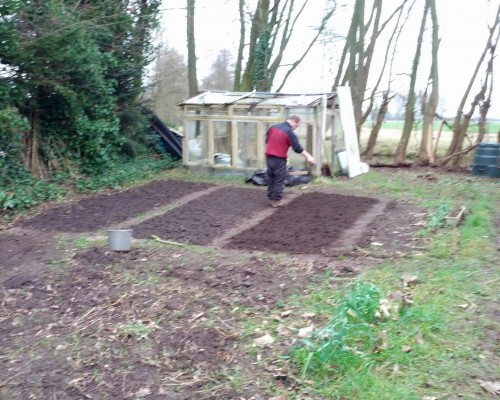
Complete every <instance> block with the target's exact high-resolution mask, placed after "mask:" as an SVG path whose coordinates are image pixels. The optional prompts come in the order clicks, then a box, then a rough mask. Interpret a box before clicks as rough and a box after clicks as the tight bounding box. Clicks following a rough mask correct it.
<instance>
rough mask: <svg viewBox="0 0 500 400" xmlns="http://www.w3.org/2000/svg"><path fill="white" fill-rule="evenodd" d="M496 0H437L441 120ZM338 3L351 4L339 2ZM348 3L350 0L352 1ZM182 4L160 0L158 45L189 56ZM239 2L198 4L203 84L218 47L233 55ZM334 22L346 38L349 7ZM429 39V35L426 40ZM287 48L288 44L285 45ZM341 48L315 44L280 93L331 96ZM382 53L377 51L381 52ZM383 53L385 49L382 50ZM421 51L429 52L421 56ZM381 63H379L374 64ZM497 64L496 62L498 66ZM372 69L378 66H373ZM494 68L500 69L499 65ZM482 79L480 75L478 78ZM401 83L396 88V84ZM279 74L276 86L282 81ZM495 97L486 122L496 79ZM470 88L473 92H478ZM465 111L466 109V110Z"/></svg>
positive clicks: (402, 65) (308, 19) (401, 62)
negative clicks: (326, 94) (159, 42)
mask: <svg viewBox="0 0 500 400" xmlns="http://www.w3.org/2000/svg"><path fill="white" fill-rule="evenodd" d="M325 1H326V0H311V1H310V2H309V5H308V7H307V8H306V10H305V11H306V12H305V14H304V19H303V20H302V24H301V25H300V26H299V27H297V29H296V32H294V36H293V37H294V39H293V42H292V43H293V44H292V45H291V46H292V47H291V50H292V51H290V52H288V55H289V56H290V54H294V53H295V55H294V56H293V57H292V58H290V57H289V58H288V60H287V59H285V60H284V61H285V62H287V61H293V60H294V57H296V54H297V53H299V52H300V49H301V48H303V47H304V46H305V45H306V44H307V43H308V40H309V38H310V37H311V35H313V34H314V29H313V27H314V26H317V24H318V22H319V20H320V18H321V16H322V15H323V10H324V2H325ZM395 2H398V0H384V2H383V4H384V8H386V7H387V9H389V8H390V6H391V3H395ZM499 2H500V0H490V1H488V0H474V1H471V0H436V3H437V7H438V10H437V12H438V20H439V24H440V27H439V30H440V37H441V43H440V50H439V57H440V59H439V64H440V65H439V68H440V70H439V71H440V72H439V79H440V102H441V104H440V109H439V110H438V111H441V112H442V113H443V114H445V116H447V117H453V116H454V115H455V114H456V110H457V107H458V105H459V103H460V101H461V99H462V96H463V94H464V92H465V89H466V87H467V85H468V83H469V80H470V79H471V76H472V73H473V71H474V69H475V67H476V63H477V60H478V59H479V57H480V55H481V53H482V51H483V50H484V48H485V45H486V39H487V37H488V29H487V21H488V18H490V19H491V18H492V17H493V16H494V14H495V12H496V9H497V7H498V4H499ZM338 3H339V4H342V3H349V1H340V0H339V1H338ZM350 3H351V4H352V2H350ZM423 4H424V0H416V5H415V7H416V12H415V14H414V15H416V20H415V21H414V23H412V24H408V29H407V31H406V32H407V33H406V36H402V37H401V39H400V43H402V44H403V45H402V46H401V47H400V50H399V52H398V55H397V57H396V71H397V75H396V76H397V77H398V79H397V81H396V83H395V84H394V88H395V89H401V90H402V91H406V90H407V87H408V75H407V74H408V73H409V72H410V71H411V64H412V61H413V56H414V52H415V43H416V38H417V35H418V29H419V27H420V26H419V23H420V19H421V15H422V12H423V11H421V10H422V9H423ZM185 7H186V0H164V6H163V7H162V16H161V21H162V24H161V26H162V33H161V37H160V38H161V39H160V40H161V42H162V43H164V44H166V45H168V46H169V47H173V48H175V49H177V50H178V51H179V52H180V53H181V54H183V55H184V56H187V49H186V10H185ZM237 7H238V2H237V1H236V0H196V12H195V38H196V54H197V57H198V61H197V67H198V78H199V79H200V80H201V79H202V78H203V77H204V76H205V75H207V74H208V73H209V71H210V67H211V65H212V63H213V62H214V61H215V58H216V56H217V53H218V52H219V51H220V50H222V49H228V50H230V51H231V52H232V53H233V54H234V55H236V50H237V45H238V41H239V22H238V9H237ZM336 18H337V19H336V20H334V21H333V26H334V28H335V30H336V31H337V32H338V33H340V34H345V32H346V31H347V29H348V26H349V23H350V11H349V7H340V8H339V12H338V14H337V17H336ZM428 37H430V32H429V36H428ZM289 46H290V45H289ZM339 46H340V44H334V43H331V42H328V43H324V44H318V45H317V46H315V48H314V49H313V51H312V52H311V53H310V54H309V56H308V59H307V60H305V61H304V62H303V64H302V65H301V67H300V68H299V69H298V70H297V71H296V72H294V74H292V75H291V77H290V78H289V79H288V81H287V84H286V85H285V87H284V88H283V89H282V90H281V91H282V92H284V93H308V92H309V93H319V92H330V91H331V90H332V84H333V80H334V78H335V73H336V67H337V66H338V58H339V54H340V51H341V48H340V47H339ZM380 50H381V49H380ZM380 53H383V51H380ZM424 53H428V52H425V50H424ZM378 61H379V62H380V60H378ZM429 62H430V59H429V58H427V61H426V59H425V58H424V59H423V60H422V62H421V68H423V69H422V71H424V72H425V73H423V74H422V77H425V79H424V80H426V78H427V75H428V72H427V71H428V70H429ZM497 64H498V62H497ZM375 65H376V64H375ZM496 68H497V69H498V68H500V65H497V66H496ZM480 76H481V75H480ZM398 80H399V84H398ZM280 82H281V79H280V77H279V75H278V77H277V79H276V81H275V83H280ZM417 85H419V86H418V87H417V90H420V89H423V88H424V85H425V82H424V81H421V82H417ZM493 90H494V93H493V99H492V107H491V109H490V112H489V114H488V115H489V117H490V118H500V79H499V80H497V81H495V80H494V89H493ZM476 92H477V90H474V91H473V93H476ZM466 110H467V108H466Z"/></svg>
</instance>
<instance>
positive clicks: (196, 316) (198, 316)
mask: <svg viewBox="0 0 500 400" xmlns="http://www.w3.org/2000/svg"><path fill="white" fill-rule="evenodd" d="M203 315H205V313H204V312H199V313H197V314H194V315H193V317H192V318H191V319H190V320H189V322H190V323H191V322H194V321H196V320H197V319H198V318H201V317H202V316H203Z"/></svg>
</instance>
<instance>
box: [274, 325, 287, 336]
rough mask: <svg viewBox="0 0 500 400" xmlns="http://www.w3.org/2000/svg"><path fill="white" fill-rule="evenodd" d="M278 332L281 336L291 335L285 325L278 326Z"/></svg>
mask: <svg viewBox="0 0 500 400" xmlns="http://www.w3.org/2000/svg"><path fill="white" fill-rule="evenodd" d="M276 332H277V333H278V335H280V336H288V335H290V331H289V330H288V329H287V328H286V327H285V326H283V325H278V327H277V328H276Z"/></svg>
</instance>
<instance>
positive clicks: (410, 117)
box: [394, 0, 429, 165]
mask: <svg viewBox="0 0 500 400" xmlns="http://www.w3.org/2000/svg"><path fill="white" fill-rule="evenodd" d="M428 2H429V0H426V2H425V6H424V14H423V16H422V21H421V23H420V32H419V34H418V38H417V47H416V50H415V56H414V58H413V65H412V69H411V75H410V86H409V89H408V101H407V103H406V110H405V122H404V126H403V132H402V134H401V139H400V140H399V143H398V147H397V148H396V153H395V154H394V164H395V165H400V164H403V162H404V159H405V156H406V148H407V147H408V141H409V140H410V135H411V132H412V130H413V123H414V121H415V103H416V94H415V85H416V81H417V72H418V66H419V64H420V54H421V51H422V42H423V37H424V31H425V23H426V19H427V12H428V8H429V5H428Z"/></svg>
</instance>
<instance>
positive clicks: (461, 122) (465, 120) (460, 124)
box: [441, 6, 500, 166]
mask: <svg viewBox="0 0 500 400" xmlns="http://www.w3.org/2000/svg"><path fill="white" fill-rule="evenodd" d="M499 18H500V6H499V7H498V9H497V13H496V18H495V20H494V23H493V26H491V27H490V28H489V29H490V34H489V36H488V40H487V42H486V46H485V48H484V51H483V53H482V54H481V57H479V60H478V62H477V65H476V69H475V70H474V72H473V74H472V77H471V79H470V81H469V85H468V86H467V89H466V90H465V93H464V95H463V97H462V100H461V102H460V105H459V107H458V110H457V114H456V116H455V122H454V123H453V138H452V140H451V143H450V146H449V147H448V150H447V152H446V157H445V158H444V159H443V160H442V161H441V165H443V166H444V165H446V164H447V163H448V162H449V161H450V160H453V161H452V164H453V165H454V166H457V165H458V164H459V162H460V159H461V157H462V156H463V153H462V146H463V142H464V139H465V136H466V133H467V128H468V127H469V122H470V119H471V118H472V115H473V113H474V110H475V108H476V106H477V105H478V104H479V102H480V101H481V100H482V99H483V98H484V93H485V90H486V89H485V87H484V86H483V88H482V89H481V91H480V93H478V94H477V95H476V96H475V97H474V100H473V102H472V106H471V109H470V111H469V113H467V114H464V108H465V103H466V101H467V99H468V98H469V95H470V92H471V90H472V86H473V84H474V82H475V80H476V78H477V75H478V73H479V68H480V67H481V65H482V64H483V61H484V59H485V57H486V54H487V52H488V51H490V53H491V57H493V56H494V53H495V50H496V45H497V43H498V32H497V28H498V23H499ZM495 33H496V35H497V36H496V40H495V41H494V42H493V40H492V39H493V37H494V36H495ZM455 155H456V156H455Z"/></svg>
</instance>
